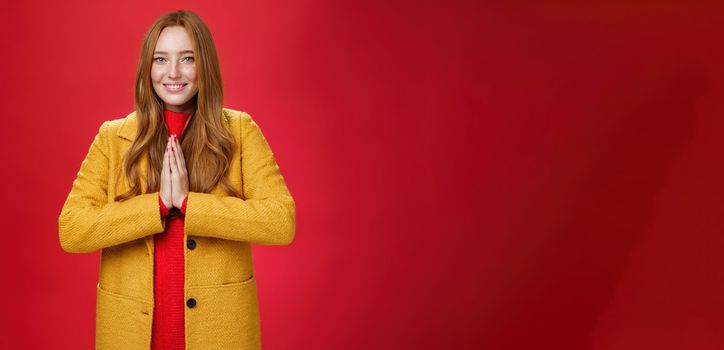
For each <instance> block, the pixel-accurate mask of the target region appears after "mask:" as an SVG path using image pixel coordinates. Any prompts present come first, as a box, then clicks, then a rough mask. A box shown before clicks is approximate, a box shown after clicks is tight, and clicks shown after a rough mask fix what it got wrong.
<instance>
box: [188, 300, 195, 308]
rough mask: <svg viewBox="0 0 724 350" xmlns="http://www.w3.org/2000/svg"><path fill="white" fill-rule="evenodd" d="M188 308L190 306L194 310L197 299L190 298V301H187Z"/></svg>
mask: <svg viewBox="0 0 724 350" xmlns="http://www.w3.org/2000/svg"><path fill="white" fill-rule="evenodd" d="M186 306H188V307H189V308H193V307H194V306H196V299H194V298H189V300H186Z"/></svg>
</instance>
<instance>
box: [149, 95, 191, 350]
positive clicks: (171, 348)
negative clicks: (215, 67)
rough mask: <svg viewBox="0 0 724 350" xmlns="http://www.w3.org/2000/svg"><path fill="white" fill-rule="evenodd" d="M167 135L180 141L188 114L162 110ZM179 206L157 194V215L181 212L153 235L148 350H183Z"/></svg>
mask: <svg viewBox="0 0 724 350" xmlns="http://www.w3.org/2000/svg"><path fill="white" fill-rule="evenodd" d="M163 114H164V119H165V120H166V126H167V127H168V130H169V134H176V136H177V137H178V139H179V141H180V140H181V138H182V136H183V135H181V133H182V131H183V128H184V125H186V121H187V120H188V118H189V116H190V114H183V113H177V112H173V111H169V110H167V109H165V110H164V111H163ZM187 199H188V196H187V197H186V198H184V201H183V205H182V206H181V208H180V209H177V208H171V209H170V210H169V209H168V208H166V206H165V205H164V204H163V201H162V200H161V196H160V194H159V196H158V204H159V207H160V214H161V216H162V217H166V216H167V215H168V214H170V213H171V212H176V211H178V212H180V214H179V215H178V216H172V217H169V218H167V219H166V226H165V228H164V231H163V232H162V233H159V234H156V235H155V236H154V264H153V267H154V268H153V274H154V278H153V284H154V285H153V286H154V290H153V291H154V293H153V294H154V298H155V306H154V312H153V329H152V337H151V349H153V350H161V349H163V350H177V349H178V350H183V349H184V348H185V333H184V307H185V300H184V249H186V243H185V242H184V216H183V215H184V214H186V200H187Z"/></svg>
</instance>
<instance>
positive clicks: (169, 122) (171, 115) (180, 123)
mask: <svg viewBox="0 0 724 350" xmlns="http://www.w3.org/2000/svg"><path fill="white" fill-rule="evenodd" d="M190 116H191V113H179V112H174V111H171V110H168V109H165V108H164V110H163V118H164V119H165V121H166V127H168V133H169V134H176V137H178V139H179V140H181V139H182V138H183V135H182V133H183V129H184V126H185V125H186V121H187V120H188V119H189V117H190Z"/></svg>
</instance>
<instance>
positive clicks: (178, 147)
mask: <svg viewBox="0 0 724 350" xmlns="http://www.w3.org/2000/svg"><path fill="white" fill-rule="evenodd" d="M176 150H177V151H178V159H179V160H180V161H181V162H180V164H181V166H180V169H183V170H186V157H184V152H183V150H182V149H181V142H179V141H178V140H176Z"/></svg>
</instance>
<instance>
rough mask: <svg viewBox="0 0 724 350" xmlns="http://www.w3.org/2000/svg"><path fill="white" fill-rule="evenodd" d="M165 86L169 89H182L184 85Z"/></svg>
mask: <svg viewBox="0 0 724 350" xmlns="http://www.w3.org/2000/svg"><path fill="white" fill-rule="evenodd" d="M166 86H167V87H169V88H171V89H180V88H182V87H183V86H184V85H183V84H180V85H169V84H167V85H166Z"/></svg>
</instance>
